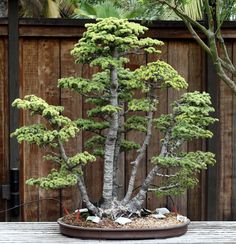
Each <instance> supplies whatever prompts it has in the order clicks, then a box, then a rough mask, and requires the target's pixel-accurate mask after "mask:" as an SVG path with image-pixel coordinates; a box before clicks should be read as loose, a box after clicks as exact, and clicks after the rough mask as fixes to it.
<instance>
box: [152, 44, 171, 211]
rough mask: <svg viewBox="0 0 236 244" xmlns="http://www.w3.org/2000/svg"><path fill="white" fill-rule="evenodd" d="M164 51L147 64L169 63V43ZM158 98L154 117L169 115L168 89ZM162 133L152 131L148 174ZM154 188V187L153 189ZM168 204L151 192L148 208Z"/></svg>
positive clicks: (154, 181) (157, 181)
mask: <svg viewBox="0 0 236 244" xmlns="http://www.w3.org/2000/svg"><path fill="white" fill-rule="evenodd" d="M160 50H161V51H162V53H161V54H159V55H156V54H149V55H148V58H147V62H148V63H149V62H155V61H156V60H157V59H161V60H163V61H167V56H168V43H165V45H164V46H162V47H161V49H160ZM156 94H157V96H158V97H159V104H158V105H157V111H155V113H154V117H155V118H158V117H159V116H160V115H161V114H166V113H167V101H168V91H167V89H162V90H161V89H157V91H156ZM161 137H162V135H161V133H160V132H159V131H158V130H157V129H155V128H153V129H152V137H151V140H150V145H149V146H148V150H147V172H149V171H150V170H151V169H152V168H153V166H154V165H153V164H151V162H150V160H151V158H152V157H153V156H155V155H158V153H160V149H161V143H160V140H161ZM152 184H153V186H154V187H155V186H158V185H159V184H160V179H159V178H158V177H156V178H155V179H154V180H153V182H152ZM151 188H152V187H151ZM166 204H167V199H166V197H157V196H156V195H155V193H154V192H149V193H148V195H147V208H148V209H151V210H154V209H156V208H158V207H165V206H166Z"/></svg>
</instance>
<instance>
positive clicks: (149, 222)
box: [62, 213, 182, 229]
mask: <svg viewBox="0 0 236 244" xmlns="http://www.w3.org/2000/svg"><path fill="white" fill-rule="evenodd" d="M165 216H166V218H165V219H156V218H155V217H153V216H151V215H148V216H146V217H135V218H131V220H132V222H130V223H127V224H125V225H120V224H118V223H116V222H114V221H113V220H111V219H108V218H103V219H102V220H101V221H100V222H99V223H93V222H91V221H86V219H85V218H83V217H81V216H80V217H79V218H78V216H77V215H76V213H73V214H68V215H66V216H64V217H63V219H62V221H63V222H65V223H66V224H69V225H75V226H80V227H89V228H111V229H115V228H126V229H127V228H129V229H139V228H142V229H144V228H145V229H148V228H159V227H168V226H172V225H177V224H181V223H182V222H180V221H178V220H177V219H176V214H175V213H169V214H166V215H165Z"/></svg>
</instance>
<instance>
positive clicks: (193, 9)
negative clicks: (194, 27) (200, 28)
mask: <svg viewBox="0 0 236 244" xmlns="http://www.w3.org/2000/svg"><path fill="white" fill-rule="evenodd" d="M184 12H185V13H186V14H187V15H188V16H190V17H191V18H192V19H194V20H201V19H203V0H192V1H190V2H189V3H187V4H185V5H184Z"/></svg>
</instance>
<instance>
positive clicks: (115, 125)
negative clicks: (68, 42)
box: [102, 50, 119, 208]
mask: <svg viewBox="0 0 236 244" xmlns="http://www.w3.org/2000/svg"><path fill="white" fill-rule="evenodd" d="M113 57H114V58H117V57H118V53H117V50H114V52H113ZM117 89H118V77H117V69H116V68H115V67H112V68H111V88H110V93H111V98H110V104H111V105H112V106H118V105H119V103H118V92H117ZM118 129H119V113H118V112H114V113H113V114H112V116H111V120H110V128H109V130H108V134H107V138H106V142H105V155H104V178H103V192H102V197H103V201H104V202H103V205H102V207H103V208H109V207H110V205H111V202H112V192H113V171H114V157H115V151H116V143H117V133H118Z"/></svg>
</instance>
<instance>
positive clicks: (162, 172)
mask: <svg viewBox="0 0 236 244" xmlns="http://www.w3.org/2000/svg"><path fill="white" fill-rule="evenodd" d="M86 27H87V31H86V32H85V33H84V35H83V37H82V38H81V39H80V41H79V42H78V43H77V44H76V45H75V47H74V49H73V50H72V52H71V53H72V54H73V55H74V56H75V58H76V62H77V63H82V64H86V63H89V64H90V65H91V66H98V67H99V72H97V73H96V74H94V75H93V76H92V78H91V79H85V78H83V77H67V78H62V79H60V80H59V83H58V84H59V85H58V86H59V87H60V88H66V89H71V90H74V91H76V92H78V93H79V94H81V95H83V96H84V97H85V99H86V100H85V101H86V102H87V103H90V104H92V105H93V107H92V108H91V109H90V110H88V111H87V115H88V118H87V119H84V118H78V119H77V120H74V121H72V120H71V119H70V118H68V117H66V116H64V115H63V107H61V106H54V105H49V104H48V103H47V102H46V101H44V100H43V99H41V98H39V97H37V96H35V95H27V96H25V97H24V98H23V99H16V100H15V101H14V102H13V106H15V107H17V108H19V109H25V110H29V111H30V112H31V114H32V115H40V116H42V117H43V119H44V122H45V123H43V122H42V123H40V124H32V125H26V126H23V127H21V128H19V129H17V130H16V131H15V132H14V133H12V136H15V137H16V138H17V140H18V142H19V143H21V142H22V141H26V142H28V143H31V144H37V145H38V146H40V147H47V148H49V149H50V150H51V153H49V154H48V155H46V156H45V159H46V160H51V161H54V162H56V163H57V164H58V167H57V168H56V169H53V170H52V171H51V172H50V173H49V174H48V175H47V176H45V177H42V178H37V179H35V178H32V179H29V180H27V184H30V185H38V186H39V187H42V188H46V189H60V188H65V187H67V186H71V185H76V184H77V185H78V188H79V191H80V194H81V198H82V200H83V202H84V203H85V205H86V206H87V208H88V209H89V210H90V211H91V212H93V214H95V215H97V216H100V217H102V216H109V217H111V218H116V217H118V216H120V215H125V214H130V213H131V214H132V213H137V212H138V211H140V210H141V208H142V205H143V202H144V200H145V196H146V194H147V192H148V190H149V188H150V185H151V183H152V181H153V179H154V177H160V178H161V181H160V185H158V186H156V188H155V191H156V193H157V194H158V195H176V194H181V193H182V192H183V191H184V190H185V189H186V188H188V187H193V186H194V185H196V183H197V179H196V174H197V173H198V172H199V171H200V170H201V169H206V167H207V165H211V164H214V163H215V160H214V155H213V154H212V153H210V152H202V151H197V152H182V151H181V146H182V145H183V144H184V143H185V142H187V141H190V140H193V139H198V138H210V137H211V136H212V133H211V132H210V131H209V130H207V126H208V125H209V124H211V123H214V122H215V121H216V119H215V118H212V117H211V116H210V115H209V114H210V113H211V112H213V111H214V109H213V108H212V106H211V101H210V96H209V94H207V93H205V92H203V93H200V92H197V91H196V92H191V93H185V94H184V95H182V96H181V97H180V99H179V100H178V101H175V102H174V103H173V104H172V113H169V114H163V115H161V116H160V117H159V118H154V111H155V110H156V109H158V102H159V100H158V97H157V95H156V90H157V89H168V88H170V89H176V90H179V89H186V88H187V86H188V85H187V82H186V81H185V80H184V78H183V77H181V76H180V75H179V74H178V73H177V71H176V70H174V69H173V68H172V67H171V66H170V65H169V64H167V63H165V62H163V61H161V60H157V61H156V62H152V63H148V64H147V65H146V66H141V67H139V68H138V69H136V70H134V71H131V70H130V69H128V68H126V67H125V65H126V64H127V63H128V62H129V58H128V54H130V53H136V54H137V55H138V54H139V53H140V50H141V51H143V52H148V53H154V52H156V53H158V52H159V51H158V50H157V49H156V47H157V46H159V45H163V43H162V42H161V41H158V40H154V39H151V38H148V37H147V38H139V35H142V34H144V32H145V31H146V30H147V28H146V27H144V26H141V25H140V24H137V23H132V22H128V21H127V20H124V19H116V18H107V19H103V20H98V22H97V23H93V24H91V23H90V24H86ZM137 91H139V97H135V96H134V94H135V92H137ZM160 102H161V101H160ZM134 112H135V113H134ZM153 126H154V127H155V128H156V129H157V130H160V131H161V132H162V133H161V134H162V135H163V136H162V138H156V140H157V141H158V140H160V141H161V149H160V154H159V155H156V156H154V157H153V158H152V160H151V162H152V164H153V168H152V169H151V170H150V172H148V174H147V176H146V178H145V179H144V181H143V182H142V185H141V187H140V189H139V191H138V192H137V193H136V194H134V185H135V180H136V174H137V170H138V167H139V166H140V163H141V162H142V160H143V159H144V156H145V151H146V149H147V146H148V144H149V142H150V138H151V136H154V137H155V136H156V135H155V134H153V133H151V131H152V127H153ZM80 131H90V132H92V133H90V134H91V136H90V138H89V139H88V140H87V141H86V142H85V144H84V147H85V148H87V151H84V152H78V153H77V154H75V155H68V154H67V152H66V150H65V147H64V145H65V143H67V142H68V141H69V140H70V139H71V138H73V137H75V136H77V135H78V133H79V132H80ZM128 131H137V132H139V133H140V132H142V133H143V134H144V139H143V142H142V143H137V142H135V141H130V140H127V139H124V138H125V136H124V134H125V133H127V132H128ZM72 146H73V145H72ZM129 150H137V156H136V157H135V158H134V159H133V160H132V162H126V163H127V164H131V165H132V170H131V174H130V179H129V182H128V188H127V191H126V194H125V196H124V197H123V198H122V199H119V198H118V195H117V190H118V183H117V170H118V167H119V164H118V162H119V158H120V155H121V153H122V152H124V151H126V152H127V151H129ZM98 157H101V158H103V161H104V176H103V191H102V196H101V201H100V205H99V206H95V204H93V203H92V202H91V200H90V199H89V196H88V193H87V190H86V186H85V181H84V178H83V177H84V176H83V170H84V165H86V164H87V163H91V162H93V163H96V158H98ZM167 169H168V170H167ZM169 169H173V170H169ZM168 172H172V173H168ZM152 190H153V189H152Z"/></svg>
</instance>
